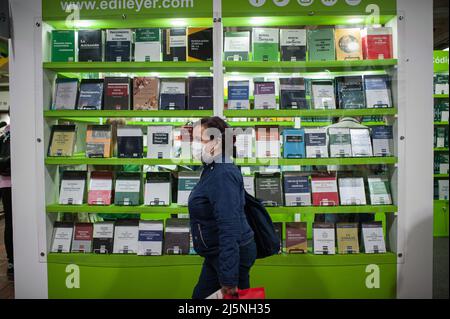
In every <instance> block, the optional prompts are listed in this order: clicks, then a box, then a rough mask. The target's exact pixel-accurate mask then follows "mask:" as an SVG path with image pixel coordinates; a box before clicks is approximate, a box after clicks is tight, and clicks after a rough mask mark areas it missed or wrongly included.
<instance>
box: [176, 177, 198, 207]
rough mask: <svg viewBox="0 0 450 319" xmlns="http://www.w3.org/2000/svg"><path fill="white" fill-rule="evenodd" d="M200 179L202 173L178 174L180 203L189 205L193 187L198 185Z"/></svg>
mask: <svg viewBox="0 0 450 319" xmlns="http://www.w3.org/2000/svg"><path fill="white" fill-rule="evenodd" d="M199 180H200V175H197V174H195V175H194V174H189V175H188V176H183V175H181V174H180V175H179V176H178V199H177V201H178V205H180V206H187V204H188V200H189V195H191V191H192V189H194V187H195V185H197V183H198V181H199Z"/></svg>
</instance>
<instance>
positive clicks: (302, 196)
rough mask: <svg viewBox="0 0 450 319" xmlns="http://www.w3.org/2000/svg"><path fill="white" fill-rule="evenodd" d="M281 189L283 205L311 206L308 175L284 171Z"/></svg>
mask: <svg viewBox="0 0 450 319" xmlns="http://www.w3.org/2000/svg"><path fill="white" fill-rule="evenodd" d="M283 190H284V204H285V206H311V187H310V185H309V176H306V175H304V174H302V173H296V172H286V173H284V175H283Z"/></svg>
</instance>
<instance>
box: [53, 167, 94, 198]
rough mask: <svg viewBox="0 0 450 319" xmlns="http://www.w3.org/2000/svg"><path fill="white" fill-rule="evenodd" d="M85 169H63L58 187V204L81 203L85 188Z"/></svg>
mask: <svg viewBox="0 0 450 319" xmlns="http://www.w3.org/2000/svg"><path fill="white" fill-rule="evenodd" d="M86 180H87V172H86V171H64V172H63V173H62V177H61V187H60V189H59V201H58V203H59V204H60V205H81V204H83V201H84V193H85V189H86Z"/></svg>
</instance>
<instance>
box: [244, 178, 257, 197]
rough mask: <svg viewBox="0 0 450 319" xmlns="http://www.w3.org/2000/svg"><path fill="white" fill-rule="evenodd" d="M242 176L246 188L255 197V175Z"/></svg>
mask: <svg viewBox="0 0 450 319" xmlns="http://www.w3.org/2000/svg"><path fill="white" fill-rule="evenodd" d="M242 178H243V179H244V189H245V190H246V191H247V193H249V194H250V195H252V196H253V197H255V176H253V175H252V176H243V177H242Z"/></svg>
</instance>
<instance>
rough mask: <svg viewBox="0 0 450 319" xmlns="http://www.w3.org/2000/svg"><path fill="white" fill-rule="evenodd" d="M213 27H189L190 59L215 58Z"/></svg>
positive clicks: (205, 59) (207, 59)
mask: <svg viewBox="0 0 450 319" xmlns="http://www.w3.org/2000/svg"><path fill="white" fill-rule="evenodd" d="M212 37H213V29H212V28H189V29H188V58H187V59H188V61H193V62H196V61H212V59H213V44H212V42H213V39H212Z"/></svg>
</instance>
